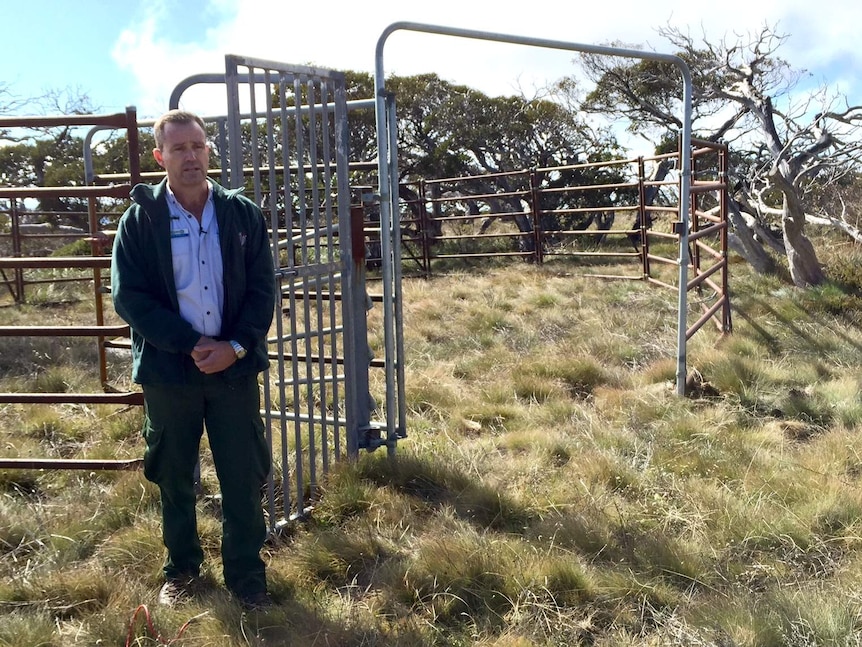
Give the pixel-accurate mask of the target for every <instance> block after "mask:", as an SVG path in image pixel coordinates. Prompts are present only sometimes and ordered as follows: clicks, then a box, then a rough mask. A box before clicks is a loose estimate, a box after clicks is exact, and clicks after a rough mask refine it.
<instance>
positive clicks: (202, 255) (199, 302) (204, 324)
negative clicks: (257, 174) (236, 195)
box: [167, 184, 224, 337]
mask: <svg viewBox="0 0 862 647" xmlns="http://www.w3.org/2000/svg"><path fill="white" fill-rule="evenodd" d="M167 197H168V208H169V209H170V214H171V254H172V257H173V266H174V282H175V283H176V287H177V299H179V303H180V316H181V317H182V318H183V319H185V320H186V321H188V322H189V323H190V324H191V325H192V327H193V328H194V329H195V330H196V331H197V332H199V333H200V334H202V335H206V336H208V337H217V336H218V335H219V334H220V333H221V315H222V306H223V305H224V283H223V265H222V257H221V247H220V246H219V232H218V221H217V220H216V218H215V205H214V203H213V192H212V187H211V186H210V189H209V197H208V198H207V201H206V205H204V211H203V215H202V216H201V222H200V224H198V221H197V218H195V217H194V216H193V215H192V214H191V213H189V212H188V211H186V209H185V208H184V207H183V206H182V205H181V204H180V203H179V202H178V201H177V198H176V196H175V195H174V192H173V191H172V190H171V187H170V184H169V185H168V196H167Z"/></svg>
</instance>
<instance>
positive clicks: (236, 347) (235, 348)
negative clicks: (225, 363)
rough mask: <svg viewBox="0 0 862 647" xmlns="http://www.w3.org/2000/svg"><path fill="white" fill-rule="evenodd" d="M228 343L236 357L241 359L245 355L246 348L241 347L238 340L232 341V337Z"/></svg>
mask: <svg viewBox="0 0 862 647" xmlns="http://www.w3.org/2000/svg"><path fill="white" fill-rule="evenodd" d="M229 343H230V345H231V348H233V352H234V353H236V358H237V359H242V358H243V357H245V354H246V350H245V348H243V347H242V344H240V343H239V342H238V341H234V340H233V339H231V340H230V342H229Z"/></svg>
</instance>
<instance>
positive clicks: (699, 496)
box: [0, 250, 862, 647]
mask: <svg viewBox="0 0 862 647" xmlns="http://www.w3.org/2000/svg"><path fill="white" fill-rule="evenodd" d="M854 254H855V252H854V253H848V251H847V250H842V252H841V254H840V255H837V256H836V258H835V259H834V266H831V265H830V266H829V267H828V272H829V274H830V276H831V277H832V278H833V279H834V281H833V283H831V284H830V285H828V286H824V287H822V288H817V289H811V290H797V289H794V288H789V287H787V286H786V285H785V284H783V283H781V282H780V281H778V280H776V279H774V278H770V277H759V276H756V275H753V274H751V273H750V271H749V270H748V269H747V268H746V267H744V266H742V265H739V264H735V265H733V274H732V278H731V288H732V290H733V321H734V332H733V334H732V335H729V336H726V337H721V336H719V334H718V333H717V331H716V330H715V329H714V328H711V327H707V328H705V329H704V330H703V331H702V332H701V333H698V335H696V336H695V338H693V339H692V340H691V342H690V344H689V352H688V368H689V370H690V372H692V373H693V374H694V375H696V377H697V379H696V382H697V384H698V385H699V388H698V390H697V392H696V393H694V394H693V396H692V397H689V398H682V397H679V396H677V395H676V394H675V389H674V385H673V381H674V377H675V370H676V363H675V352H676V335H677V332H676V314H675V308H676V301H675V299H676V297H675V295H674V294H673V293H672V292H670V291H667V290H662V289H659V288H650V287H648V286H646V285H645V284H642V283H639V282H620V281H614V282H607V281H601V280H597V279H594V278H592V279H591V278H589V277H586V276H583V275H582V273H581V272H580V269H579V268H578V266H577V265H576V264H575V263H569V262H568V261H555V262H554V263H553V264H549V265H548V266H546V267H545V268H540V267H534V266H528V265H522V264H507V265H505V266H501V267H496V268H494V269H493V270H487V269H483V270H475V271H474V270H464V269H463V268H461V269H459V270H457V271H456V273H453V274H451V275H449V276H439V277H435V278H433V279H430V280H422V279H415V280H413V279H411V280H409V281H407V282H405V285H404V309H405V326H404V335H405V348H406V366H405V371H406V376H407V380H406V400H407V408H408V423H409V424H408V438H407V439H405V440H403V441H402V442H400V443H399V446H398V450H397V456H396V459H395V460H394V461H393V460H390V459H389V458H388V457H387V456H386V455H385V453H384V452H383V451H378V452H374V453H370V454H367V453H363V454H362V455H361V456H360V459H359V460H358V461H356V462H355V463H352V464H346V463H345V464H338V465H336V466H335V468H334V469H333V470H332V471H331V472H330V473H329V474H328V475H327V476H326V477H325V478H323V479H322V482H321V493H320V494H321V496H320V498H319V500H318V501H317V503H316V507H315V510H314V512H313V514H312V515H311V518H310V519H309V520H308V521H305V522H297V523H295V524H293V525H291V526H290V527H288V529H287V530H286V531H285V533H284V534H283V535H281V536H280V537H278V538H276V539H274V540H273V542H272V543H271V544H270V545H268V546H267V548H266V550H265V558H266V560H267V562H268V564H269V577H270V585H271V589H272V592H273V594H274V596H275V598H276V600H277V601H278V606H277V608H276V609H275V610H274V611H272V612H270V613H266V614H260V615H257V616H255V615H243V614H242V613H241V612H240V610H239V608H238V607H237V605H236V603H235V602H234V601H233V600H231V599H230V598H229V597H228V596H227V594H226V593H225V591H224V589H223V587H222V586H221V583H220V578H221V574H220V570H221V569H220V561H219V560H220V557H219V541H220V534H221V528H220V520H219V517H218V512H217V510H216V509H214V508H213V507H212V506H209V505H208V504H207V503H206V502H205V501H203V500H202V501H201V504H200V507H199V510H198V516H199V526H200V532H201V537H202V542H203V545H204V548H205V551H206V554H207V562H206V572H205V577H206V578H207V580H208V581H209V582H210V584H211V587H210V589H209V590H208V591H207V592H206V593H205V594H204V595H203V596H202V597H201V598H198V599H196V600H195V601H194V602H192V603H191V604H190V605H189V606H186V607H182V608H179V609H175V610H169V611H166V610H164V609H161V608H159V607H156V606H154V598H155V592H156V590H157V588H158V586H159V584H160V565H161V560H162V554H163V549H162V546H161V538H160V518H159V503H158V493H157V491H156V489H155V488H154V487H153V486H152V485H151V484H149V483H147V482H146V481H145V480H144V479H143V477H142V475H141V474H140V473H138V472H130V473H122V472H117V473H86V472H84V473H81V472H71V471H70V472H50V471H32V470H0V645H2V646H3V647H7V646H8V647H24V646H27V647H32V646H34V645H50V646H53V645H57V646H60V645H62V646H64V647H65V646H67V645H96V644H104V645H110V644H114V645H122V644H126V639H127V635H129V634H130V635H131V636H132V638H131V644H135V645H150V644H158V641H157V639H156V637H155V636H154V635H153V634H152V632H151V631H150V629H149V627H148V626H147V623H146V622H145V618H144V614H143V612H142V611H141V610H140V609H139V605H141V604H145V605H147V607H148V608H147V611H148V613H149V614H150V619H151V621H152V623H153V628H154V629H155V630H156V631H158V633H160V634H161V636H162V637H163V638H164V639H165V640H166V641H167V640H169V639H172V638H175V637H176V636H177V634H178V633H179V632H180V631H182V632H183V635H182V638H181V639H180V640H179V642H178V643H176V644H183V645H214V646H218V647H222V646H223V647H236V646H240V645H343V646H345V647H347V646H354V645H355V646H360V645H362V646H387V647H390V646H391V647H402V646H409V647H432V646H434V647H436V646H441V647H442V646H450V645H455V646H460V645H464V646H467V645H475V646H480V647H546V646H547V647H550V646H557V645H567V646H568V645H593V646H596V647H611V646H623V645H625V646H635V645H637V646H642V645H647V646H666V645H709V646H715V647H736V646H738V647H743V646H745V647H749V646H750V647H772V646H775V647H779V646H782V647H783V646H789V647H807V646H809V645H829V646H834V647H839V646H840V647H846V646H848V645H862V594H860V591H862V558H860V557H859V555H860V551H859V549H860V547H862V546H860V541H862V540H860V538H862V494H860V492H862V450H860V449H859V446H860V443H859V438H860V436H859V433H860V429H862V427H860V424H862V398H860V395H859V386H860V378H859V376H858V373H859V367H860V365H862V329H860V325H862V319H860V314H862V304H860V302H859V300H858V297H857V296H856V294H857V293H858V290H859V286H860V285H862V281H860V279H862V277H860V274H859V272H858V271H857V270H856V269H855V268H856V264H855V263H854V262H852V261H853V259H856V260H858V256H859V255H858V254H855V255H854ZM825 260H826V261H827V263H830V262H832V261H833V259H831V258H829V257H828V256H827V257H826V259H825ZM73 296H74V294H73V293H72V292H71V290H70V289H69V288H64V293H63V295H62V299H55V298H53V296H52V295H51V294H50V293H49V291H47V290H46V292H45V294H44V295H43V296H41V297H40V299H39V300H38V301H39V303H38V304H37V305H28V306H20V307H13V306H9V305H4V306H2V307H0V323H3V325H12V324H15V325H22V324H26V323H27V322H32V323H36V322H39V323H62V322H71V321H87V317H91V314H90V309H89V308H90V306H89V305H88V302H87V298H86V294H85V293H79V294H78V296H77V297H76V298H72V297H73ZM51 303H53V304H54V305H49V304H51ZM369 317H370V326H371V330H372V333H371V334H372V338H371V340H370V342H371V346H372V347H373V348H374V349H375V352H376V354H377V356H382V344H383V342H382V338H381V337H380V335H379V332H378V331H379V322H380V318H381V313H380V311H379V309H376V308H375V309H373V310H372V311H371V312H370V313H369ZM71 341H74V342H75V343H69V342H70V340H49V339H36V340H30V341H29V342H28V343H26V344H25V343H23V342H21V341H20V340H14V339H11V338H6V339H3V340H2V341H0V344H2V346H0V390H3V391H13V390H16V391H34V392H37V391H59V390H71V391H76V390H82V391H86V390H97V389H98V383H97V382H98V379H97V376H94V373H95V372H96V362H95V359H94V354H93V352H92V349H90V348H89V347H88V346H87V345H86V342H80V343H78V341H75V340H71ZM111 362H112V363H111V366H110V370H111V372H112V376H113V377H112V379H113V380H115V381H116V382H117V383H119V384H126V385H127V384H128V376H127V375H126V372H127V371H128V365H127V363H125V361H124V360H123V358H122V357H121V356H114V357H112V360H111ZM371 377H372V389H373V390H374V392H375V395H376V396H377V397H378V401H379V400H380V396H381V394H382V392H383V391H382V390H383V386H382V384H381V380H380V375H379V374H377V373H374V374H372V376H371ZM124 380H125V382H124ZM140 423H141V412H140V411H139V410H137V409H134V408H131V409H122V408H118V407H110V406H78V405H55V406H24V405H0V441H2V443H3V447H4V449H3V452H4V454H3V455H4V456H8V457H24V456H33V457H37V456H53V457H91V458H92V457H99V458H112V457H120V458H134V457H137V456H139V455H140V452H141V440H140V437H139V433H140V431H139V430H140ZM203 467H204V479H205V482H206V483H207V486H208V487H209V488H211V487H214V474H213V472H212V466H211V464H209V462H208V459H207V457H206V456H205V457H204V466H203ZM136 610H137V615H136ZM186 623H189V624H186Z"/></svg>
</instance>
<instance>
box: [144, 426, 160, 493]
mask: <svg viewBox="0 0 862 647" xmlns="http://www.w3.org/2000/svg"><path fill="white" fill-rule="evenodd" d="M142 435H143V437H144V441H146V443H147V448H146V449H145V450H144V476H145V477H147V480H148V481H152V482H153V483H158V482H159V479H160V477H161V473H160V470H159V469H158V466H159V463H161V462H163V461H160V460H159V456H160V455H161V453H162V452H161V442H162V437H163V436H164V427H157V426H155V425H153V424H152V422H150V419H149V418H146V419H145V421H144V428H143V430H142Z"/></svg>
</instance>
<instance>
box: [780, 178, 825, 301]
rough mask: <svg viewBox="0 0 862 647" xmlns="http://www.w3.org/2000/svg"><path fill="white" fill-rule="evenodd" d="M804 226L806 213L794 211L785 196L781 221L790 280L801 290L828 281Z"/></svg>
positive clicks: (800, 210)
mask: <svg viewBox="0 0 862 647" xmlns="http://www.w3.org/2000/svg"><path fill="white" fill-rule="evenodd" d="M797 206H798V205H797ZM804 226H805V213H804V211H802V209H800V208H795V209H794V208H793V206H792V204H791V202H790V201H788V200H787V196H786V195H785V198H784V216H783V217H782V219H781V227H782V230H783V231H784V246H785V248H786V249H787V264H788V267H789V268H790V278H791V279H792V280H793V284H794V285H795V286H796V287H800V288H804V287H808V286H810V285H820V284H821V283H823V281H824V280H825V279H826V277H825V275H824V274H823V268H822V267H821V266H820V261H819V260H818V259H817V253H816V252H815V251H814V245H812V244H811V241H810V240H809V239H808V237H806V236H805V233H804V231H803V229H804Z"/></svg>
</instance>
